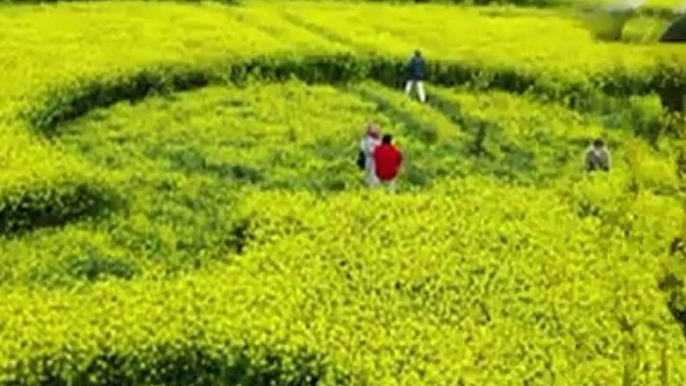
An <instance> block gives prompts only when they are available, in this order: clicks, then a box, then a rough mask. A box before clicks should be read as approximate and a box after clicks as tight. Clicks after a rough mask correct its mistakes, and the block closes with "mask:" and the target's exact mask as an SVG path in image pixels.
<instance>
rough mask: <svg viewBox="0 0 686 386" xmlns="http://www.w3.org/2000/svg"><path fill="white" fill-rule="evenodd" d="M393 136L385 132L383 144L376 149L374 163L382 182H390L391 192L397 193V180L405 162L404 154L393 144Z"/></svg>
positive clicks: (382, 139)
mask: <svg viewBox="0 0 686 386" xmlns="http://www.w3.org/2000/svg"><path fill="white" fill-rule="evenodd" d="M392 142H393V137H392V136H391V135H390V134H384V135H383V137H382V138H381V145H379V146H377V147H376V148H375V149H374V164H375V166H376V177H377V179H378V180H379V181H380V182H382V183H388V185H389V187H390V190H391V193H395V188H396V187H395V182H396V179H397V177H398V172H400V165H401V164H402V163H403V154H402V153H401V152H400V150H398V148H397V147H395V145H393V143H392Z"/></svg>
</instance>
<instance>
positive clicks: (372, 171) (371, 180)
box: [360, 123, 380, 186]
mask: <svg viewBox="0 0 686 386" xmlns="http://www.w3.org/2000/svg"><path fill="white" fill-rule="evenodd" d="M379 135H380V134H379V127H378V126H377V125H376V124H374V123H369V124H368V125H367V132H366V133H365V135H364V137H362V140H360V157H364V162H363V163H361V165H363V167H364V170H365V181H366V182H367V185H369V186H376V185H377V184H378V183H379V180H378V179H377V178H376V168H375V164H374V149H376V147H377V146H379V144H380V141H379Z"/></svg>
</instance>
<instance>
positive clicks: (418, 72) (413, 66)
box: [407, 56, 426, 80]
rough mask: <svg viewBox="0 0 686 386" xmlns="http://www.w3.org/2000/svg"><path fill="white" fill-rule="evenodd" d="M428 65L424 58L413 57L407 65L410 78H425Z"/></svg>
mask: <svg viewBox="0 0 686 386" xmlns="http://www.w3.org/2000/svg"><path fill="white" fill-rule="evenodd" d="M425 67H426V65H425V63H424V59H423V58H421V57H416V56H414V57H412V59H411V60H410V64H409V65H408V66H407V69H408V76H409V78H410V80H424V77H425V76H426V68H425Z"/></svg>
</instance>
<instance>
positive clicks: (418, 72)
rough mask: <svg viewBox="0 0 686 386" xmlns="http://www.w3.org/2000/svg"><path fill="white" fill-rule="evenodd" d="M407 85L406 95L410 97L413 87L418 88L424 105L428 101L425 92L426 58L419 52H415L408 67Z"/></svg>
mask: <svg viewBox="0 0 686 386" xmlns="http://www.w3.org/2000/svg"><path fill="white" fill-rule="evenodd" d="M407 72H408V74H407V75H408V77H407V84H406V85H405V93H406V94H407V95H410V93H411V92H412V86H416V87H417V94H418V96H419V100H420V101H421V102H422V103H424V102H425V101H426V93H425V92H424V77H425V76H426V64H425V63H424V58H423V57H422V53H421V51H419V50H416V51H415V52H414V56H413V57H412V59H411V60H410V63H409V65H408V66H407Z"/></svg>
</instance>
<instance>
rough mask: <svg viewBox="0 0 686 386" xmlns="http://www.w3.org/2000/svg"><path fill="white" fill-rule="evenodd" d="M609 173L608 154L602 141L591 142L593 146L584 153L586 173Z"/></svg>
mask: <svg viewBox="0 0 686 386" xmlns="http://www.w3.org/2000/svg"><path fill="white" fill-rule="evenodd" d="M596 170H602V171H606V172H609V171H610V152H609V151H608V150H607V148H606V147H605V143H604V142H603V140H602V139H596V140H595V141H593V145H592V146H591V148H590V149H588V151H587V152H586V171H587V172H593V171H596Z"/></svg>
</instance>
